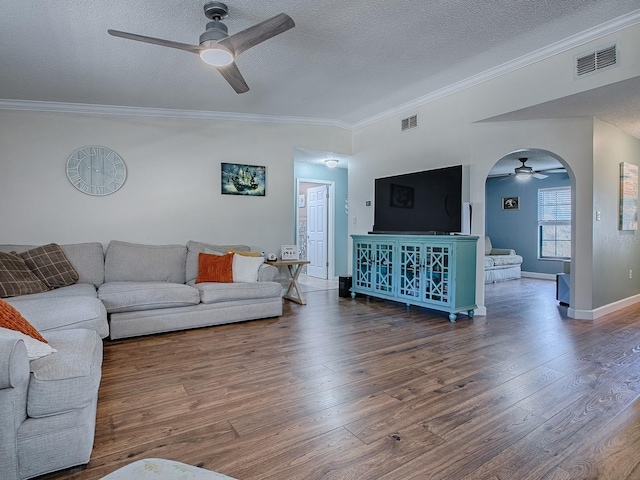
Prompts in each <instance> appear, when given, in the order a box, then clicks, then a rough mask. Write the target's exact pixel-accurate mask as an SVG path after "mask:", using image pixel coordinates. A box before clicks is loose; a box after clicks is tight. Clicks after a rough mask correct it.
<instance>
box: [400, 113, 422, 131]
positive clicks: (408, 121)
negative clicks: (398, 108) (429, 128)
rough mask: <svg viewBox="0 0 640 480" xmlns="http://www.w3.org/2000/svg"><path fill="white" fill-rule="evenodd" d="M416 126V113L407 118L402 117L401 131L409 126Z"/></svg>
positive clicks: (409, 127)
mask: <svg viewBox="0 0 640 480" xmlns="http://www.w3.org/2000/svg"><path fill="white" fill-rule="evenodd" d="M417 126H418V115H412V116H410V117H408V118H403V119H402V122H401V128H402V131H403V132H404V131H405V130H409V129H411V128H416V127H417Z"/></svg>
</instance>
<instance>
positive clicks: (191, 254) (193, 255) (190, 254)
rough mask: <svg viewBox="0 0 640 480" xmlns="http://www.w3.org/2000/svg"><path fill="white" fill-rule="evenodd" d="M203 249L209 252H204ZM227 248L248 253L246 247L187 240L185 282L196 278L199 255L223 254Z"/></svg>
mask: <svg viewBox="0 0 640 480" xmlns="http://www.w3.org/2000/svg"><path fill="white" fill-rule="evenodd" d="M205 248H206V249H207V250H209V251H207V252H205ZM228 248H234V249H236V250H238V251H249V247H248V246H247V245H213V244H211V243H203V242H196V241H195V240H189V242H187V263H186V281H187V282H190V281H191V280H193V279H195V278H196V277H197V276H198V254H199V253H212V252H220V253H223V254H224V253H225V252H226V251H227V249H228Z"/></svg>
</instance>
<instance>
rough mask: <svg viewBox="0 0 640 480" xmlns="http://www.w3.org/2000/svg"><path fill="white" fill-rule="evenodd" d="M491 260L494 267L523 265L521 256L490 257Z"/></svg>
mask: <svg viewBox="0 0 640 480" xmlns="http://www.w3.org/2000/svg"><path fill="white" fill-rule="evenodd" d="M489 258H490V259H491V260H492V261H493V266H494V267H499V266H503V265H520V264H521V263H522V257H521V256H520V255H489Z"/></svg>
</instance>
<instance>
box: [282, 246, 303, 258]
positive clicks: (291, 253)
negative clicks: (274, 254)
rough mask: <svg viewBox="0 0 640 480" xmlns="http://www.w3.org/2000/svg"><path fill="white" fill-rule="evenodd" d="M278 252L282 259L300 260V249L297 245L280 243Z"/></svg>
mask: <svg viewBox="0 0 640 480" xmlns="http://www.w3.org/2000/svg"><path fill="white" fill-rule="evenodd" d="M280 253H281V256H280V258H281V259H282V260H300V251H299V250H298V246H297V245H282V247H281V248H280Z"/></svg>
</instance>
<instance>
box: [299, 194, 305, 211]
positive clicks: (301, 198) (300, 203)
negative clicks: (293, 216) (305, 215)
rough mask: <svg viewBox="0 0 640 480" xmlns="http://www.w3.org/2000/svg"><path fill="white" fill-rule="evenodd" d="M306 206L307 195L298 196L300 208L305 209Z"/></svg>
mask: <svg viewBox="0 0 640 480" xmlns="http://www.w3.org/2000/svg"><path fill="white" fill-rule="evenodd" d="M306 204H307V197H306V195H298V208H304V206H305V205H306Z"/></svg>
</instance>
